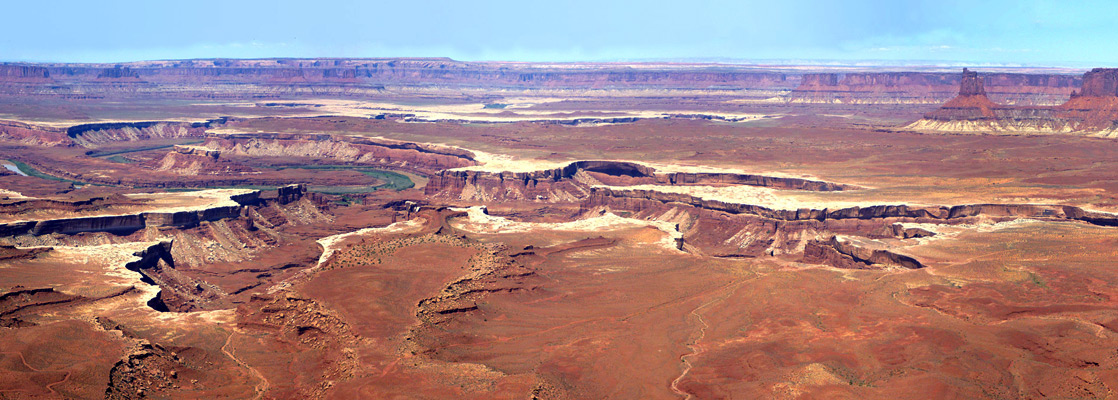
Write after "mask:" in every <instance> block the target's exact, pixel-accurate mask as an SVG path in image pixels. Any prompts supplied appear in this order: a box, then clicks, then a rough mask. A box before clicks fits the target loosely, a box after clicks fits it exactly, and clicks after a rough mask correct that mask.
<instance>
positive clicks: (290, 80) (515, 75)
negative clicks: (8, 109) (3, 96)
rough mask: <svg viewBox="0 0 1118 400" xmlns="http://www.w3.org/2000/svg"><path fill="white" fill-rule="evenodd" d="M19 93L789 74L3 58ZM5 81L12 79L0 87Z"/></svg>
mask: <svg viewBox="0 0 1118 400" xmlns="http://www.w3.org/2000/svg"><path fill="white" fill-rule="evenodd" d="M2 67H4V68H6V69H8V70H10V71H11V72H9V74H10V75H11V76H12V78H10V79H18V80H20V81H23V82H31V83H34V82H36V81H34V80H31V79H30V78H33V77H38V79H45V80H43V81H41V82H39V83H38V85H37V86H36V85H32V86H28V85H27V84H24V85H22V88H20V91H19V93H35V94H40V95H43V94H46V95H65V96H82V97H91V96H92V97H107V96H120V95H127V96H164V97H165V96H179V97H190V98H198V97H202V98H268V97H276V96H282V95H291V94H318V95H321V94H331V95H343V96H346V95H367V94H376V93H378V92H380V91H382V90H383V89H384V88H385V86H388V85H392V86H410V87H434V86H441V87H460V88H474V87H497V88H506V89H514V90H523V89H544V88H548V89H565V88H573V89H580V90H583V89H594V88H597V89H617V88H652V89H689V90H711V89H713V90H749V89H787V88H791V87H793V86H795V84H796V82H797V78H798V76H796V75H789V74H786V73H784V72H778V71H763V70H761V71H759V70H757V69H755V68H749V67H742V66H734V65H717V64H708V65H704V64H662V65H655V64H632V65H630V64H621V63H616V64H605V63H603V64H593V63H583V64H555V63H549V64H531V63H499V62H461V61H454V60H450V59H445V58H382V59H257V60H228V59H211V60H174V61H147V62H134V63H121V64H8V65H3V66H2ZM5 89H7V90H10V91H11V90H15V89H14V88H5Z"/></svg>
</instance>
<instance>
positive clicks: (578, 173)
mask: <svg viewBox="0 0 1118 400" xmlns="http://www.w3.org/2000/svg"><path fill="white" fill-rule="evenodd" d="M430 179H431V180H430V181H429V182H428V183H427V186H426V188H425V189H424V190H425V194H426V195H428V196H434V197H441V198H455V199H468V200H487V201H488V200H533V201H545V202H570V201H579V200H581V199H584V198H586V197H587V196H588V195H589V194H590V188H591V187H592V186H595V185H621V186H627V185H749V186H761V187H771V188H777V189H795V190H812V191H835V190H844V189H849V188H850V186H848V185H842V184H836V183H832V182H823V181H814V180H809V179H801V178H788V177H774V176H765V175H757V174H742V173H729V172H713V173H708V172H671V171H665V172H658V171H657V170H656V169H655V168H653V167H649V166H646V165H643V164H640V163H635V162H627V161H603V160H588V161H575V162H572V163H569V164H567V165H565V166H562V167H558V168H552V169H544V170H537V171H529V172H508V171H501V172H497V171H486V170H484V167H482V168H476V169H459V170H445V171H440V172H439V173H437V174H435V175H432V176H431V178H430Z"/></svg>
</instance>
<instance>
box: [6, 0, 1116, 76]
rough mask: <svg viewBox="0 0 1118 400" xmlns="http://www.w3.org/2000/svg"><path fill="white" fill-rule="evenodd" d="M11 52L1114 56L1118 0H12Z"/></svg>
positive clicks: (607, 57) (154, 56)
mask: <svg viewBox="0 0 1118 400" xmlns="http://www.w3.org/2000/svg"><path fill="white" fill-rule="evenodd" d="M8 8H9V9H10V11H11V13H12V15H19V16H21V17H20V18H16V19H13V20H12V21H9V23H7V24H5V25H3V26H0V61H6V62H79V63H117V62H130V61H146V60H176V59H206V58H238V59H244V58H324V57H333V58H393V57H448V58H452V59H455V60H461V61H522V62H611V61H628V62H635V61H677V62H727V63H760V62H774V61H775V62H785V63H787V62H792V61H799V62H814V63H818V62H826V63H833V64H835V65H850V64H857V63H877V64H883V65H897V64H907V63H912V62H922V63H925V64H927V65H947V66H956V65H975V66H983V65H989V66H1008V67H1012V66H1034V67H1041V66H1048V67H1070V68H1088V67H1098V66H1111V65H1118V53H1116V52H1113V51H1106V50H1109V49H1110V48H1112V45H1111V43H1116V42H1118V30H1114V29H1109V25H1110V21H1109V19H1110V16H1111V15H1114V14H1115V12H1116V11H1118V4H1115V3H1111V2H1104V1H1088V2H1080V3H1075V4H1063V3H1059V2H1054V1H1040V0H1034V1H1008V0H1000V1H991V2H981V3H979V4H974V3H971V2H964V1H913V2H892V1H878V0H867V1H855V2H846V3H842V4H838V3H836V2H828V1H813V0H793V1H788V2H784V3H782V4H773V3H772V2H717V1H700V2H691V3H686V4H683V3H673V2H657V3H635V4H633V3H628V2H593V1H586V0H577V1H573V2H569V3H563V4H522V3H518V2H512V1H506V0H502V1H491V2H485V3H483V4H465V3H458V2H439V1H417V2H410V3H408V4H400V3H381V4H369V3H364V2H337V3H320V4H316V5H315V6H314V7H309V6H307V5H305V4H303V3H300V2H295V1H290V0H281V1H272V2H238V3H236V4H226V3H224V2H219V1H212V0H203V1H196V2H189V3H169V4H157V3H146V2H134V1H121V2H113V3H111V4H105V3H86V2H76V1H63V2H60V3H59V4H58V5H57V6H55V7H51V8H50V9H49V10H48V9H46V8H44V7H39V6H36V5H33V4H30V3H17V4H13V5H10V6H9V7H8Z"/></svg>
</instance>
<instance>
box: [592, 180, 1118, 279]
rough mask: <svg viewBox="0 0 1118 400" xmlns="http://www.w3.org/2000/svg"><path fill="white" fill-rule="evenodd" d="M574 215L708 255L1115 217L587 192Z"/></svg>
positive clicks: (1045, 210)
mask: <svg viewBox="0 0 1118 400" xmlns="http://www.w3.org/2000/svg"><path fill="white" fill-rule="evenodd" d="M581 209H582V210H583V213H584V214H585V213H591V214H592V213H596V212H604V211H609V212H613V213H618V214H621V215H626V216H629V217H632V218H639V219H647V220H660V221H667V222H672V223H676V224H678V226H679V231H680V232H682V233H683V235H684V242H685V243H687V244H688V245H689V246H692V248H695V249H697V250H698V251H701V252H704V253H707V254H710V255H714V256H725V257H758V256H762V255H770V254H771V255H779V254H798V253H802V252H804V251H805V249H806V248H807V246H808V245H810V244H811V243H812V242H813V241H814V242H819V241H823V242H825V241H827V240H829V238H830V237H831V236H833V235H835V234H841V235H849V236H857V237H868V238H898V239H906V238H914V237H926V236H933V235H934V233H933V232H930V231H927V230H924V229H919V228H905V227H904V226H903V225H900V224H898V223H901V222H912V223H932V224H960V223H973V222H975V221H977V220H993V221H1004V220H1013V219H1020V218H1030V219H1039V220H1057V221H1058V220H1074V221H1082V222H1086V223H1090V224H1095V225H1103V226H1114V225H1115V224H1118V216H1116V215H1113V214H1107V213H1098V212H1090V211H1085V210H1083V209H1081V208H1078V207H1072V206H1057V205H1030V204H974V205H959V206H953V207H944V206H940V207H921V206H907V205H881V206H872V207H848V208H841V209H826V208H824V209H810V208H804V209H797V210H788V209H777V208H772V207H766V206H761V205H755V204H744V203H732V202H726V201H720V200H710V199H703V198H700V197H696V196H691V195H687V194H682V193H666V192H660V191H655V190H620V189H614V188H605V187H595V188H592V189H591V195H590V197H589V198H587V199H586V200H585V201H583V202H582V203H581ZM815 250H817V252H818V254H816V256H818V257H820V259H826V260H832V261H833V260H834V259H835V257H837V256H835V257H830V256H828V257H824V256H826V255H827V254H825V253H827V252H824V251H823V250H820V249H815ZM840 253H841V251H840ZM846 253H849V252H846ZM846 253H844V254H846ZM847 255H850V254H847ZM813 257H815V256H813ZM859 260H861V261H858V262H859V263H862V264H865V263H867V262H869V263H870V264H874V263H877V264H881V263H884V261H880V260H878V261H873V260H874V258H872V257H870V255H862V256H859ZM891 262H892V263H893V264H897V265H902V266H904V263H901V262H900V261H897V260H893V261H891ZM827 263H830V262H829V261H828V262H827ZM832 264H833V263H832ZM851 265H853V264H851ZM867 265H868V264H867Z"/></svg>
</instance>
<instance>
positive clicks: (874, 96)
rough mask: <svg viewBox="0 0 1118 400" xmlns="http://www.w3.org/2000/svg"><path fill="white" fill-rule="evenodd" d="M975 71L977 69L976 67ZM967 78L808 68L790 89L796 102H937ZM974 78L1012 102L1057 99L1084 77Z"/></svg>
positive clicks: (1055, 101) (948, 96)
mask: <svg viewBox="0 0 1118 400" xmlns="http://www.w3.org/2000/svg"><path fill="white" fill-rule="evenodd" d="M972 74H973V73H972ZM962 79H963V78H960V77H959V76H958V75H956V74H951V73H939V72H859V73H847V74H838V73H812V74H804V76H803V79H802V80H801V82H800V85H799V86H798V87H796V89H795V90H793V91H792V92H791V93H790V94H789V95H788V100H789V101H790V102H793V103H843V104H938V103H943V102H945V101H947V100H949V99H951V98H952V96H954V95H955V93H956V89H957V88H959V86H960V84H961V81H962ZM970 82H971V83H970V85H972V89H973V84H974V83H975V82H978V83H981V84H983V86H987V87H988V88H990V89H991V93H990V95H992V96H995V97H996V98H998V99H999V100H1000V101H1004V102H1006V103H1009V104H1022V105H1046V104H1058V103H1059V102H1060V101H1062V99H1064V98H1066V96H1067V95H1068V94H1069V93H1071V91H1072V90H1073V89H1074V88H1075V87H1076V86H1078V85H1079V82H1080V80H1079V78H1078V77H1075V76H1071V75H1057V74H1010V73H996V74H986V75H983V76H982V77H980V78H979V79H975V78H973V77H972V78H971V80H970Z"/></svg>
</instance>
